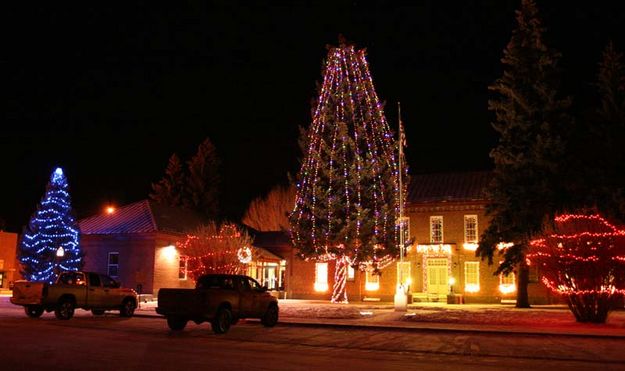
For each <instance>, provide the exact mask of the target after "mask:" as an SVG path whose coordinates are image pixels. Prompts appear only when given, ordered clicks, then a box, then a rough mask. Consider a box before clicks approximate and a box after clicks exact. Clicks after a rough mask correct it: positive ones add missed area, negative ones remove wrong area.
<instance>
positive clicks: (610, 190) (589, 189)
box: [576, 43, 625, 223]
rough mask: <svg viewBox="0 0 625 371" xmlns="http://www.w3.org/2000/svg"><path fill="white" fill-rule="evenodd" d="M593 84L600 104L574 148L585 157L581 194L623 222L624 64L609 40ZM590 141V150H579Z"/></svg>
mask: <svg viewBox="0 0 625 371" xmlns="http://www.w3.org/2000/svg"><path fill="white" fill-rule="evenodd" d="M595 86H596V87H597V92H598V95H599V107H598V108H597V110H596V114H595V115H593V116H594V120H592V121H591V122H592V125H589V127H590V130H589V131H590V132H588V130H587V131H585V132H584V134H585V135H583V136H582V138H581V140H580V141H579V148H580V150H579V151H577V153H578V154H579V155H580V157H586V159H585V161H584V159H579V162H583V163H585V165H586V166H585V168H586V170H587V171H586V172H585V174H584V175H585V176H583V177H580V178H581V179H583V180H585V182H586V189H584V192H582V194H584V195H587V197H590V200H587V202H586V204H585V206H590V207H596V208H597V209H598V210H599V211H600V212H601V213H603V214H605V215H608V216H609V217H611V218H614V219H616V220H618V221H620V222H621V223H625V153H624V152H623V148H624V147H625V66H624V65H623V54H622V53H619V52H618V51H617V50H616V49H615V48H614V45H613V44H612V43H609V44H608V45H607V46H606V48H605V50H604V51H603V54H602V58H601V61H600V62H599V71H598V74H597V82H596V84H595ZM589 144H590V145H591V146H592V147H591V148H590V149H591V150H590V151H588V150H586V151H582V150H581V148H583V147H585V148H586V149H588V147H589ZM576 162H578V161H576ZM597 164H601V166H600V167H598V166H597Z"/></svg>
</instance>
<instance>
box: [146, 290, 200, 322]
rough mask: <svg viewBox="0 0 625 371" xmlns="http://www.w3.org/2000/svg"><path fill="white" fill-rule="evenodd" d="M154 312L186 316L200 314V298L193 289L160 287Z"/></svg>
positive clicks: (190, 316)
mask: <svg viewBox="0 0 625 371" xmlns="http://www.w3.org/2000/svg"><path fill="white" fill-rule="evenodd" d="M156 313H159V314H162V315H165V316H168V315H175V316H183V317H187V318H192V317H196V316H201V315H202V303H201V299H200V297H199V296H198V293H197V291H196V290H195V289H160V290H159V291H158V307H157V308H156Z"/></svg>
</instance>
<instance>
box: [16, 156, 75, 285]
mask: <svg viewBox="0 0 625 371" xmlns="http://www.w3.org/2000/svg"><path fill="white" fill-rule="evenodd" d="M78 236H79V229H78V224H77V223H76V220H75V219H74V217H73V216H72V204H71V199H70V195H69V192H68V184H67V178H66V177H65V175H64V174H63V170H62V169H61V168H57V169H56V170H55V171H54V172H53V173H52V176H51V178H50V182H49V183H48V186H47V189H46V193H45V195H44V197H43V199H42V200H41V203H40V204H39V207H38V208H37V211H36V212H35V214H33V216H32V217H31V219H30V222H29V224H28V227H27V228H26V230H25V231H24V234H23V236H22V239H21V240H20V245H19V253H18V254H19V261H20V263H21V268H22V270H21V273H22V276H24V277H25V278H26V279H28V280H29V281H44V282H53V281H55V280H56V277H57V275H58V273H59V272H61V271H77V270H80V269H81V268H82V266H83V253H82V251H81V249H80V245H79V241H78Z"/></svg>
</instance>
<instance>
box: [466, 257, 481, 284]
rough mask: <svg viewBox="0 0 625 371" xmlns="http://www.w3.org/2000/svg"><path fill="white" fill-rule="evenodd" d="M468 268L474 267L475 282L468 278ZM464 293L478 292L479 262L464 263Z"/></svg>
mask: <svg viewBox="0 0 625 371" xmlns="http://www.w3.org/2000/svg"><path fill="white" fill-rule="evenodd" d="M469 267H475V280H472V277H470V276H469ZM464 291H465V292H478V291H480V262H476V261H471V262H464Z"/></svg>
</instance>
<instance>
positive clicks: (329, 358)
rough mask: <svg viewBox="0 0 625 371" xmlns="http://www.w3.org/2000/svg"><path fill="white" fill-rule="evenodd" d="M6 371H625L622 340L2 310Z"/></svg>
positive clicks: (0, 351) (0, 352)
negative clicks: (220, 330) (177, 322)
mask: <svg viewBox="0 0 625 371" xmlns="http://www.w3.org/2000/svg"><path fill="white" fill-rule="evenodd" d="M0 335H1V338H2V343H1V344H0V369H2V370H37V369H44V368H45V369H46V370H50V369H64V370H89V371H91V370H145V369H155V370H186V369H192V370H193V369H195V370H203V369H206V370H208V369H210V370H263V369H265V370H307V369H310V370H318V369H328V370H330V369H332V370H334V369H337V370H352V369H357V370H416V369H419V370H422V369H425V370H428V369H431V370H440V369H463V370H466V369H478V368H480V369H484V368H488V369H551V370H554V369H565V368H566V369H579V370H582V369H583V370H589V369H602V370H605V369H614V370H617V369H620V370H623V369H625V351H624V349H625V341H622V340H613V339H612V340H610V339H589V338H575V337H557V336H510V335H494V334H482V335H480V334H466V333H440V332H439V333H436V332H427V331H418V332H415V331H380V330H358V329H350V330H338V329H332V328H308V327H293V326H280V325H279V326H277V327H275V328H271V329H267V328H264V327H262V326H261V325H260V324H258V323H253V322H247V323H246V322H243V323H240V324H238V325H236V326H234V327H233V328H232V329H231V331H230V332H229V333H228V334H226V335H219V336H218V335H214V334H213V333H212V332H211V331H210V325H208V324H203V325H199V326H198V325H195V324H189V326H187V329H185V331H183V332H181V333H174V332H171V331H169V330H168V329H167V326H166V324H165V321H164V320H162V319H159V318H136V317H135V318H131V319H122V318H120V317H118V316H117V315H114V314H113V313H111V314H108V315H106V316H103V317H94V316H92V315H91V314H90V313H89V312H84V311H77V316H76V317H75V318H74V319H72V320H70V321H59V320H56V319H55V318H54V315H53V314H51V313H49V314H44V316H43V317H42V318H40V319H35V320H33V319H29V318H25V316H24V314H23V312H22V311H21V310H19V308H6V307H4V308H0Z"/></svg>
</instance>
